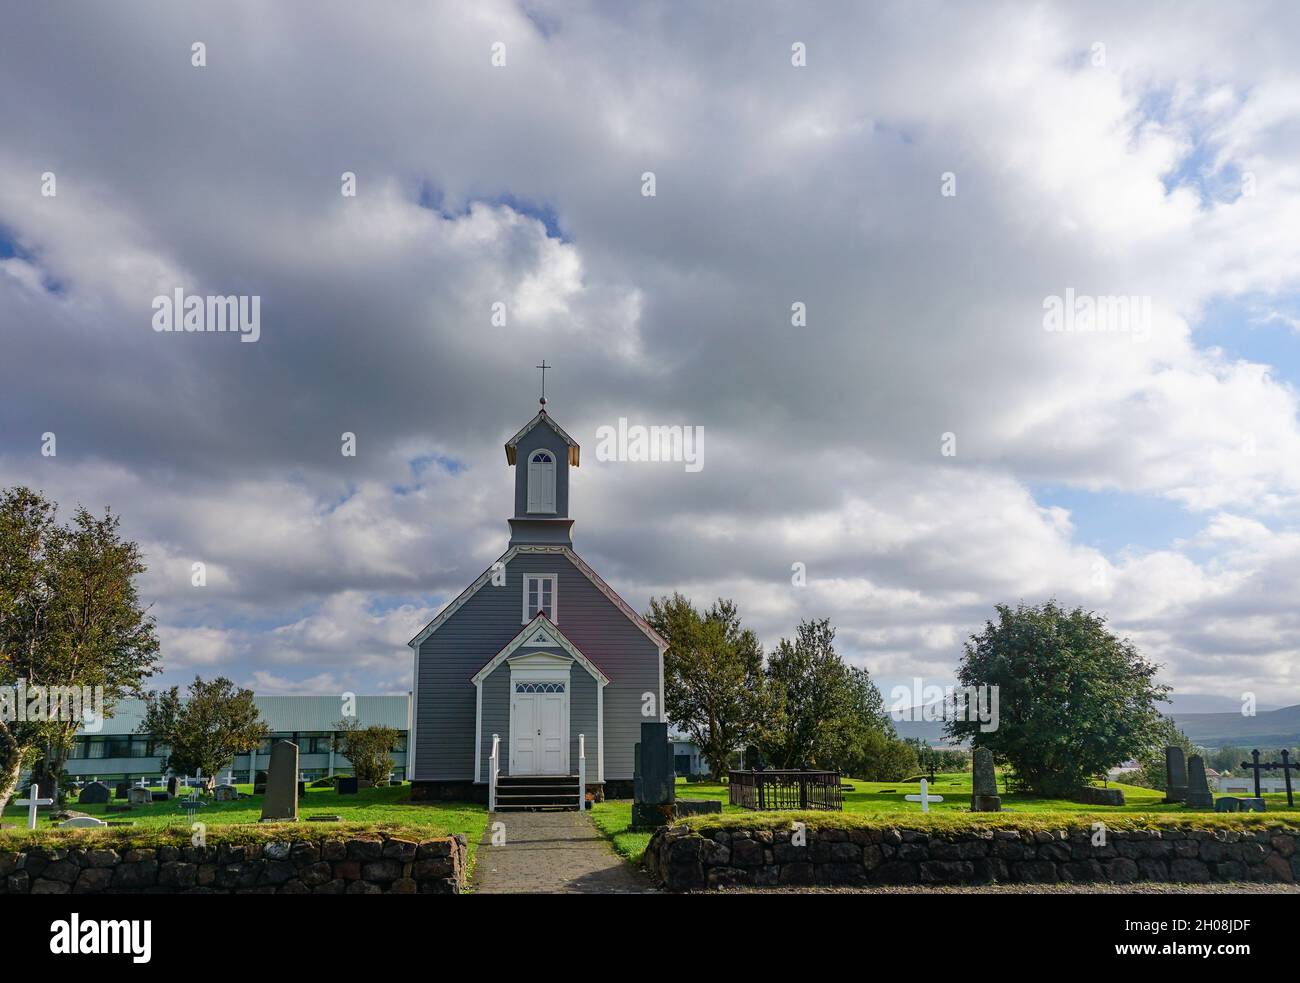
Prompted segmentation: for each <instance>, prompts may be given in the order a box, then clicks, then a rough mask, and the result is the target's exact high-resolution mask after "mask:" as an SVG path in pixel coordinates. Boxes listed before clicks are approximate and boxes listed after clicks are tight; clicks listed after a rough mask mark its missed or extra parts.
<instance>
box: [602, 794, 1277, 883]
mask: <svg viewBox="0 0 1300 983" xmlns="http://www.w3.org/2000/svg"><path fill="white" fill-rule="evenodd" d="M844 781H845V783H846V784H849V785H852V786H854V790H853V791H852V792H845V793H844V813H847V814H858V815H860V816H863V817H868V816H878V817H880V818H882V819H886V818H887V819H889V820H893V821H897V822H902V821H903V820H904V819H906V820H907V821H908V822H909V823H932V824H935V825H940V824H943V823H944V821H945V819H947V820H957V819H960V818H961V817H962V816H963V814H964V815H965V816H966V817H971V816H972V815H973V814H972V813H971V812H970V794H971V775H970V772H954V773H950V774H944V773H939V774H937V775H935V780H934V783H933V784H932V785H931V786H930V794H931V795H942V796H943V797H944V801H943V802H938V803H934V802H932V803H931V805H930V813H931V816H930V817H924V818H923V817H922V815H921V806H920V804H919V803H916V802H908V801H907V800H906V799H904V796H905V795H916V794H918V793H919V792H920V791H921V785H920V783H919V782H912V783H908V782H860V781H857V780H855V779H851V778H849V779H845V780H844ZM999 787H1001V786H1000V785H999ZM1110 787H1111V788H1119V789H1123V790H1124V800H1125V804H1124V805H1122V806H1091V805H1084V804H1082V803H1080V802H1071V801H1070V800H1069V799H1040V798H1037V797H1035V796H1031V795H1026V794H1023V793H1012V794H1010V795H1005V794H1004V795H1003V796H1002V808H1003V812H1002V813H981V814H976V815H979V816H980V817H981V818H982V817H984V816H987V817H988V821H996V820H997V817H998V816H1004V817H1005V819H1006V821H1011V820H1012V819H1013V818H1014V817H1015V816H1017V815H1018V814H1029V815H1030V816H1032V817H1033V818H1041V819H1042V820H1049V819H1059V821H1061V822H1068V821H1071V820H1073V821H1075V822H1082V821H1083V820H1084V819H1085V818H1090V819H1098V818H1099V819H1105V818H1107V817H1115V816H1129V817H1133V818H1135V819H1136V818H1138V817H1140V816H1156V815H1164V814H1168V815H1169V817H1170V818H1173V817H1174V816H1188V815H1197V816H1207V817H1208V816H1213V815H1214V813H1213V812H1212V811H1211V812H1209V813H1205V812H1192V811H1191V810H1189V809H1187V808H1185V807H1183V806H1181V805H1176V804H1170V805H1166V804H1165V803H1164V802H1162V801H1161V800H1162V799H1163V798H1164V792H1159V791H1155V790H1153V789H1149V788H1139V787H1138V786H1135V785H1122V784H1118V783H1116V782H1111V783H1110ZM677 797H678V798H679V799H720V800H722V811H723V813H724V815H727V816H751V817H754V818H755V819H756V820H757V821H758V822H760V823H761V824H764V825H767V824H769V823H770V822H771V821H772V820H774V819H776V818H777V817H782V818H787V817H789V818H792V817H796V816H797V817H799V818H800V819H801V820H805V819H807V818H808V817H810V816H812V817H815V819H822V820H825V819H829V818H831V817H834V816H839V815H841V814H840V813H790V812H781V813H778V812H766V813H759V812H753V811H751V810H748V809H742V808H740V807H739V806H733V805H729V804H728V802H727V786H726V785H724V784H721V783H716V784H715V783H712V782H698V783H689V784H688V783H686V782H685V781H683V780H682V779H678V781H677ZM1264 798H1265V799H1266V800H1267V802H1268V809H1269V811H1268V812H1266V813H1264V816H1266V817H1267V816H1277V814H1278V813H1282V814H1283V815H1285V816H1286V817H1287V818H1288V819H1291V820H1296V819H1300V808H1296V809H1288V808H1287V804H1286V796H1285V795H1284V794H1281V793H1279V794H1277V795H1265V796H1264ZM1247 815H1258V814H1254V813H1251V814H1247ZM591 817H592V819H593V820H594V821H595V823H596V825H597V827H599V829H600V830H601V832H603V833H604V834H605V835H606V836H607V837H609V839H610V841H611V842H612V843H613V844H614V849H615V850H617V851H618V852H619V853H621V854H622V855H623V856H625V857H627V858H629V859H630V860H633V861H639V860H640V859H641V854H642V853H643V852H645V848H646V846H647V845H648V844H649V842H650V836H651V834H650V832H648V831H638V830H633V829H631V828H630V827H631V824H632V803H631V802H630V801H627V800H625V799H624V800H618V801H610V802H598V803H596V804H595V806H594V807H593V809H592V812H591ZM931 817H933V818H931ZM710 818H712V820H713V821H715V822H716V817H701V819H700V820H699V821H706V820H708V819H710ZM1221 818H1230V816H1225V817H1221Z"/></svg>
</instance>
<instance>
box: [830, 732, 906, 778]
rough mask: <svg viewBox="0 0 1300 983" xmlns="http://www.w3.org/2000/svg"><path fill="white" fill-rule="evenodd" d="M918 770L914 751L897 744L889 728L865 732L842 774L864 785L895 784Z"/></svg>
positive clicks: (901, 742)
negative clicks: (847, 774) (864, 782)
mask: <svg viewBox="0 0 1300 983" xmlns="http://www.w3.org/2000/svg"><path fill="white" fill-rule="evenodd" d="M919 769H920V764H919V763H918V762H917V760H916V749H915V748H914V747H913V746H912V745H910V744H908V743H907V741H904V740H901V739H900V738H899V737H898V735H897V734H896V733H895V732H894V728H893V725H892V724H891V725H890V726H889V727H888V729H879V730H870V731H868V732H867V734H866V735H865V736H864V738H863V740H862V743H861V744H860V745H859V746H858V749H857V754H856V756H855V757H854V758H853V759H852V760H851V761H850V763H849V766H848V768H847V769H846V770H847V771H848V773H849V774H850V775H853V776H854V777H855V778H860V779H862V780H863V781H866V782H897V781H902V780H903V779H904V778H908V777H910V776H912V775H915V774H916V773H917V771H918V770H919Z"/></svg>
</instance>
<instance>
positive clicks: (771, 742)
mask: <svg viewBox="0 0 1300 983" xmlns="http://www.w3.org/2000/svg"><path fill="white" fill-rule="evenodd" d="M767 681H768V686H769V688H770V690H771V699H772V705H773V715H772V722H771V724H770V725H769V726H768V727H767V728H766V729H765V732H764V736H763V737H762V738H761V739H760V740H759V748H760V750H761V751H762V752H763V756H764V757H765V758H766V759H767V760H768V761H770V762H771V763H772V764H773V765H774V766H775V767H777V768H824V769H834V770H839V771H846V770H848V768H849V766H850V764H851V762H853V761H854V760H855V759H857V758H859V757H860V754H859V748H860V747H861V746H862V744H863V742H864V741H865V740H866V738H867V735H868V733H870V732H872V731H879V730H885V729H886V727H887V726H888V720H887V717H886V715H885V709H884V699H883V697H882V696H881V695H880V690H879V689H878V688H877V687H876V684H875V683H873V682H872V681H871V675H870V674H869V673H868V672H867V670H865V669H860V668H857V667H855V666H849V665H847V664H846V663H845V662H844V660H843V659H842V658H840V656H839V654H838V653H837V652H836V651H835V629H834V628H832V627H831V624H830V620H829V619H827V618H822V619H821V620H819V621H809V620H804V621H801V622H800V623H799V627H798V628H797V629H796V630H795V638H794V641H789V640H787V639H784V638H783V639H781V640H780V642H778V643H777V648H776V651H775V652H774V653H772V656H771V658H770V659H769V660H768V664H767ZM888 732H889V733H892V732H893V727H892V726H888Z"/></svg>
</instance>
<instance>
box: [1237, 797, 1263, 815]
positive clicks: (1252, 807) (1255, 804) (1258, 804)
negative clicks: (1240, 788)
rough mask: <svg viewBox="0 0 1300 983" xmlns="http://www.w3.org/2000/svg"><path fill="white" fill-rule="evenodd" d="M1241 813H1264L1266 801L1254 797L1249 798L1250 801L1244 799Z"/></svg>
mask: <svg viewBox="0 0 1300 983" xmlns="http://www.w3.org/2000/svg"><path fill="white" fill-rule="evenodd" d="M1241 811H1242V812H1263V811H1264V800H1263V799H1257V798H1255V797H1254V796H1251V797H1250V798H1248V799H1242V800H1241Z"/></svg>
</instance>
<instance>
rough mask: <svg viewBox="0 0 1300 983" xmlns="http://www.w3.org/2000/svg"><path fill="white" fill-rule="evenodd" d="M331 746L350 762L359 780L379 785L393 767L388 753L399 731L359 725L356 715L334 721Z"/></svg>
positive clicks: (396, 741) (393, 748) (386, 779)
mask: <svg viewBox="0 0 1300 983" xmlns="http://www.w3.org/2000/svg"><path fill="white" fill-rule="evenodd" d="M334 730H335V731H336V736H335V738H334V745H335V747H334V749H335V750H336V751H338V752H340V753H341V754H342V755H343V757H345V758H347V759H348V760H349V761H351V762H352V773H353V774H354V775H356V776H357V779H358V780H359V781H362V782H368V783H369V784H371V785H380V784H385V783H387V782H388V776H389V774H390V773H391V772H392V770H393V759H392V757H390V755H391V754H392V752H393V751H396V750H397V745H398V742H399V741H401V739H402V732H401V731H399V730H397V729H396V728H393V727H383V726H381V725H379V724H372V725H371V726H369V727H362V726H361V722H360V721H359V720H357V718H356V717H348V718H347V719H345V720H340V721H339V722H338V723H336V724H335V725H334Z"/></svg>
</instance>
